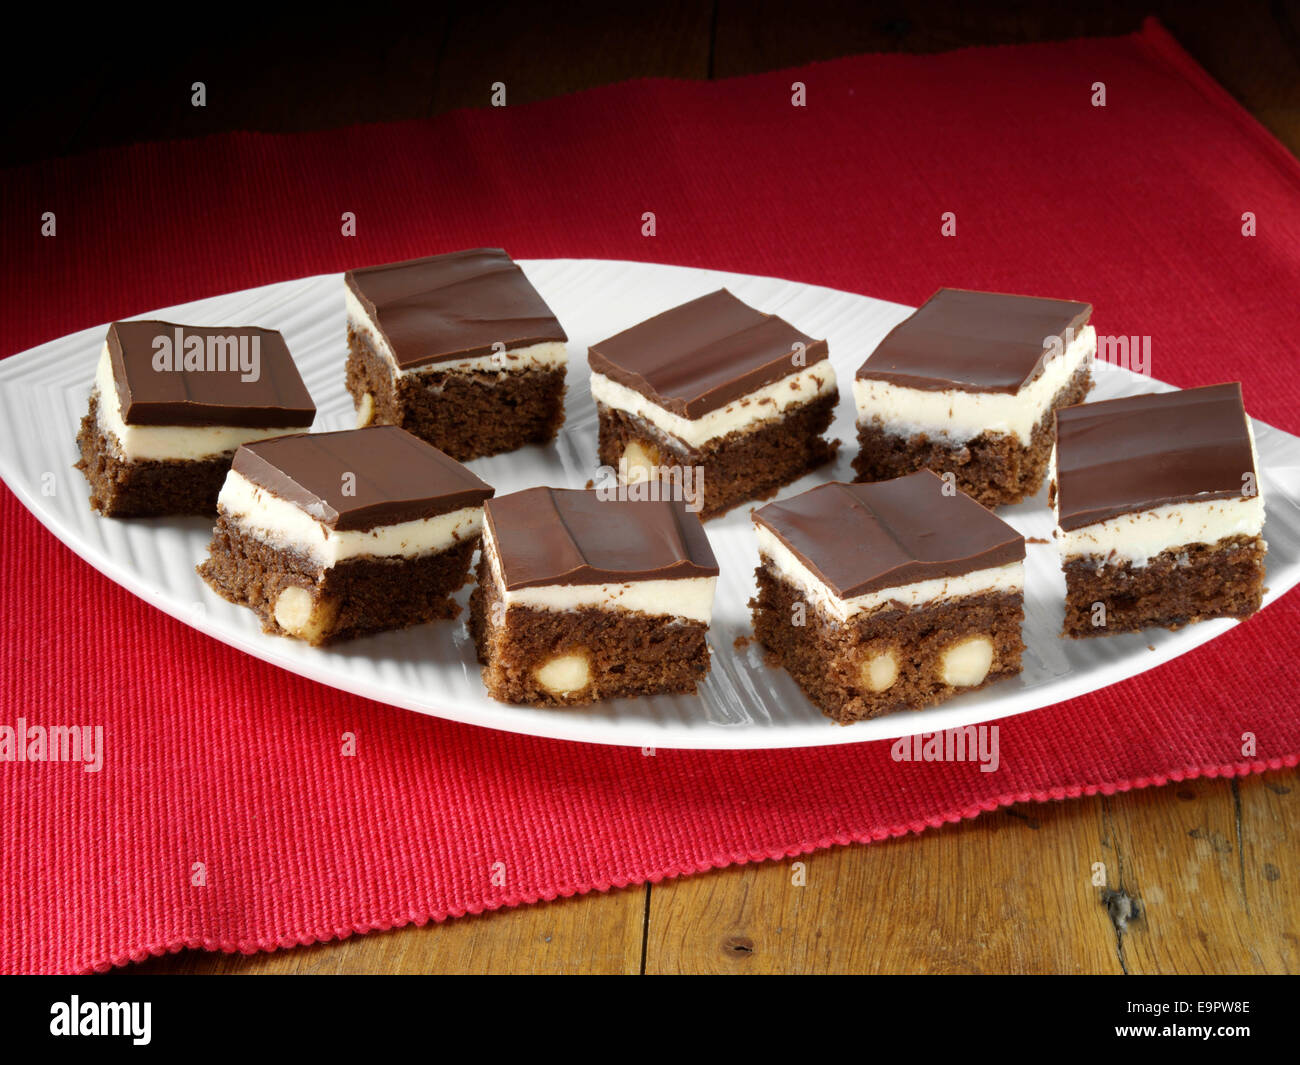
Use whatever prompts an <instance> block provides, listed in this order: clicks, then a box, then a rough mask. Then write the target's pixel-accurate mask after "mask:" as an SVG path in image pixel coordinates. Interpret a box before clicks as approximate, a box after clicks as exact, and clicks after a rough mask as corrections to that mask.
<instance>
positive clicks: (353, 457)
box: [232, 425, 495, 532]
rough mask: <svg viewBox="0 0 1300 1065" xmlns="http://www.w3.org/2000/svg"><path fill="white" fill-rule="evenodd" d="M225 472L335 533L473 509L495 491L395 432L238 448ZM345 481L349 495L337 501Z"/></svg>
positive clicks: (304, 436)
mask: <svg viewBox="0 0 1300 1065" xmlns="http://www.w3.org/2000/svg"><path fill="white" fill-rule="evenodd" d="M232 469H233V470H234V471H235V472H236V473H238V474H241V475H242V476H244V477H246V478H247V479H248V480H250V481H252V482H253V484H255V485H258V486H259V487H261V488H264V489H266V490H267V491H268V492H270V493H271V494H272V495H274V496H278V497H279V498H280V499H283V500H285V501H286V502H288V503H292V504H293V505H294V506H296V507H298V508H299V509H301V510H303V511H305V512H306V513H307V514H309V515H311V516H312V517H313V518H315V519H316V520H317V521H319V522H321V524H323V525H327V526H329V527H330V528H332V529H337V530H339V531H340V532H341V531H344V530H349V529H360V530H365V529H374V528H377V527H379V526H381V525H395V524H397V523H398V522H403V521H415V520H417V519H419V518H432V517H436V516H437V515H439V514H449V513H451V512H452V511H454V510H460V509H462V508H463V507H475V506H479V505H481V504H482V503H483V501H484V500H485V499H487V498H488V497H489V496H491V495H492V493H493V492H494V491H495V489H493V488H492V486H491V485H489V484H486V483H484V482H483V481H481V480H479V479H478V478H477V477H475V476H474V474H472V473H470V471H469V470H467V469H466V468H465V467H464V466H462V465H461V464H460V463H459V462H457V461H456V460H455V459H453V458H450V457H448V456H447V455H444V454H443V453H442V452H441V451H439V450H438V449H437V448H436V447H433V446H432V445H431V444H426V443H425V442H424V441H423V440H421V439H419V438H418V437H416V436H412V435H411V434H410V433H408V432H407V431H406V430H405V429H399V428H398V427H397V426H395V425H375V426H369V427H367V428H365V429H347V430H344V431H343V432H338V433H301V434H296V435H294V436H277V437H274V438H273V439H271V440H261V441H258V442H256V443H253V444H245V445H244V446H243V447H241V448H240V449H239V450H238V451H237V452H235V461H234V463H233V465H232ZM346 474H352V475H353V481H352V482H350V483H351V485H352V486H354V487H355V492H354V493H353V494H350V495H345V494H344V485H345V483H348V482H345V480H344V476H345V475H346Z"/></svg>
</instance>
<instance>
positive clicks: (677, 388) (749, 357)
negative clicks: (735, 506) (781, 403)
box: [587, 288, 828, 418]
mask: <svg viewBox="0 0 1300 1065" xmlns="http://www.w3.org/2000/svg"><path fill="white" fill-rule="evenodd" d="M797 344H802V345H803V347H804V358H803V362H802V365H801V364H799V363H796V362H795V361H794V359H793V357H792V356H793V354H794V352H795V350H796V345H797ZM827 356H828V350H827V346H826V341H824V340H814V339H813V338H812V337H810V336H808V335H806V334H804V333H801V332H799V330H798V329H796V328H795V327H794V326H792V325H790V323H789V322H786V321H783V320H782V319H780V318H778V317H776V315H773V314H764V313H763V312H762V311H757V310H755V309H754V308H753V307H750V306H749V305H748V304H745V303H742V302H741V301H740V300H738V299H737V298H736V297H735V296H733V295H732V294H731V293H730V292H728V291H727V290H726V289H725V288H724V289H719V290H718V291H717V292H713V293H710V294H709V295H707V296H701V297H700V298H699V299H696V300H691V302H690V303H683V304H682V305H681V306H679V307H674V308H672V309H671V310H668V311H664V312H663V313H662V314H657V315H655V317H653V318H649V319H647V320H646V321H644V322H642V323H641V324H640V325H634V326H633V327H632V328H631V329H627V330H624V331H623V332H622V333H618V334H617V335H615V336H612V337H610V338H609V339H608V340H602V341H601V342H600V343H599V344H593V345H592V346H591V348H590V349H589V350H588V352H587V362H588V364H589V365H590V366H591V369H592V370H593V371H594V372H596V373H599V374H603V375H604V376H605V377H608V378H610V379H611V380H613V381H617V382H618V383H619V384H621V385H624V386H625V387H627V388H630V389H632V390H633V391H634V392H639V393H640V394H641V395H643V396H645V397H646V398H647V399H650V400H651V401H653V402H654V403H656V404H657V405H659V406H660V407H663V408H664V409H665V410H669V411H672V413H674V414H677V415H679V416H681V417H683V418H699V417H700V416H701V415H703V414H707V413H708V412H709V411H711V410H717V409H718V408H719V407H725V406H726V405H727V404H728V403H730V402H731V401H732V400H734V399H739V398H740V397H741V396H744V395H746V394H748V393H750V392H753V391H755V390H756V389H759V388H762V387H763V386H764V385H770V384H772V382H774V381H779V380H781V378H783V377H788V376H789V375H790V374H793V373H799V372H801V371H802V370H803V369H805V367H807V366H811V365H813V363H816V362H821V361H822V360H823V359H825V358H827Z"/></svg>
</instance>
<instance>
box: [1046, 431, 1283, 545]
mask: <svg viewBox="0 0 1300 1065" xmlns="http://www.w3.org/2000/svg"><path fill="white" fill-rule="evenodd" d="M1246 429H1247V432H1249V433H1250V452H1251V460H1252V462H1253V464H1254V467H1255V470H1254V472H1255V489H1256V494H1255V495H1253V496H1243V497H1240V498H1237V499H1208V500H1191V501H1189V502H1186V503H1168V504H1166V505H1165V506H1162V507H1153V508H1152V509H1150V510H1140V511H1137V512H1136V513H1134V514H1121V515H1119V517H1117V518H1108V519H1107V520H1106V521H1099V522H1096V523H1094V524H1092V525H1085V526H1083V527H1082V528H1080V529H1070V530H1069V531H1068V532H1067V531H1066V530H1064V529H1062V528H1061V512H1060V507H1059V506H1058V502H1059V500H1054V501H1053V503H1052V510H1053V513H1054V514H1055V515H1056V529H1055V531H1054V532H1053V536H1054V537H1055V538H1056V546H1057V549H1058V550H1059V551H1060V552H1061V558H1062V559H1064V560H1068V559H1072V558H1076V557H1078V556H1080V555H1097V556H1100V557H1102V558H1104V559H1105V560H1106V561H1107V562H1110V563H1117V564H1127V565H1130V566H1133V567H1136V568H1138V569H1140V568H1142V567H1143V566H1145V565H1146V564H1147V563H1148V562H1150V561H1151V559H1153V558H1155V557H1156V556H1157V555H1159V554H1161V553H1162V552H1164V551H1171V550H1173V549H1174V548H1177V547H1186V546H1187V545H1189V544H1215V543H1218V542H1219V541H1220V540H1222V539H1224V538H1225V537H1229V536H1258V535H1259V534H1260V533H1262V532H1263V531H1264V493H1263V488H1262V487H1261V485H1260V483H1259V472H1258V471H1259V456H1258V454H1256V452H1255V430H1254V428H1253V427H1252V426H1251V425H1250V424H1249V422H1248V423H1247V426H1246ZM1048 468H1049V472H1048V477H1049V478H1050V480H1051V481H1055V480H1056V448H1052V454H1051V458H1050V459H1049V460H1048ZM1242 472H1243V473H1244V472H1246V471H1244V470H1243V471H1242Z"/></svg>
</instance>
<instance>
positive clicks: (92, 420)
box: [76, 395, 233, 518]
mask: <svg viewBox="0 0 1300 1065" xmlns="http://www.w3.org/2000/svg"><path fill="white" fill-rule="evenodd" d="M98 411H99V397H98V396H97V395H92V396H91V397H90V411H89V412H88V413H87V414H86V415H85V417H83V418H82V419H81V429H80V430H79V431H78V433H77V447H78V449H79V450H80V451H81V459H80V461H78V462H77V465H76V468H77V469H79V470H80V471H81V472H82V475H83V476H84V477H85V478H86V482H87V483H88V484H89V485H90V505H91V507H93V508H94V509H95V510H97V511H99V512H100V513H101V514H103V515H105V516H106V517H109V518H145V517H160V516H163V515H180V514H213V513H215V512H216V509H217V496H218V495H219V494H220V492H221V486H222V484H223V483H224V482H225V479H226V473H227V472H228V471H229V470H230V460H231V458H233V453H232V454H230V455H222V456H219V457H217V458H212V459H195V460H188V459H166V460H161V459H143V460H140V461H137V462H128V461H126V460H125V459H122V458H120V457H119V456H118V455H117V454H116V453H115V452H114V449H113V444H112V441H111V440H109V438H108V437H107V436H106V435H105V434H104V431H103V430H102V429H101V428H100V426H99V416H98Z"/></svg>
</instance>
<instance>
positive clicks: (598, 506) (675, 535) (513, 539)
mask: <svg viewBox="0 0 1300 1065" xmlns="http://www.w3.org/2000/svg"><path fill="white" fill-rule="evenodd" d="M485 514H486V521H487V524H488V527H489V528H490V529H491V532H492V539H493V541H494V542H495V543H496V549H497V557H498V559H499V561H500V563H501V571H502V579H503V580H504V581H505V585H506V588H507V589H508V590H511V591H513V590H514V589H517V588H535V587H538V586H541V585H547V584H622V583H625V582H629V581H650V580H671V579H674V578H681V577H716V576H717V575H718V563H717V560H716V559H715V558H714V557H713V549H712V548H711V547H710V546H709V538H708V537H707V536H706V535H705V534H704V526H703V525H702V524H701V523H700V519H699V517H698V516H696V515H695V514H692V513H691V512H690V511H688V510H687V509H686V506H685V504H683V503H680V502H670V501H668V500H654V501H651V500H620V499H601V498H600V495H599V493H597V492H595V491H583V490H581V489H573V488H528V489H525V490H524V491H522V492H514V493H512V494H511V495H508V496H502V497H501V498H500V499H493V500H491V501H489V502H488V504H487V506H486V507H485Z"/></svg>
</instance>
